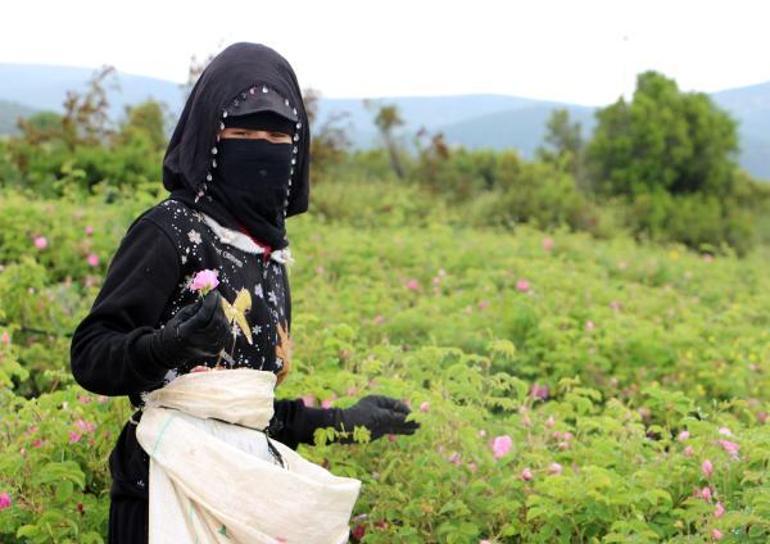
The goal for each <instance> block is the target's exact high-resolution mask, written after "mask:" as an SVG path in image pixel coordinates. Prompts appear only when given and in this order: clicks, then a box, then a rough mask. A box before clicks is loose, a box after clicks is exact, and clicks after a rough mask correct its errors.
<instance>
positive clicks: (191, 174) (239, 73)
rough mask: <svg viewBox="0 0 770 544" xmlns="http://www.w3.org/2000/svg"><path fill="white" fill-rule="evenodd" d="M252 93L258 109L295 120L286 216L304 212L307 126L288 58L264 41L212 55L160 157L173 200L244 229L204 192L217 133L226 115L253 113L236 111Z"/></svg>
mask: <svg viewBox="0 0 770 544" xmlns="http://www.w3.org/2000/svg"><path fill="white" fill-rule="evenodd" d="M255 91H256V92H255ZM271 93H272V94H271ZM255 97H256V99H258V100H260V104H261V105H260V106H259V108H260V109H263V110H270V111H275V112H277V113H280V114H281V115H287V116H290V117H293V118H294V119H296V125H295V127H296V132H295V136H294V145H296V146H297V153H296V154H295V155H294V156H295V159H296V163H295V164H294V165H293V174H292V185H291V192H290V195H289V198H288V204H287V206H286V214H285V217H290V216H292V215H296V214H299V213H303V212H305V211H307V208H308V197H309V193H310V183H309V181H310V180H309V166H310V165H309V159H310V152H309V151H310V130H309V126H308V119H307V113H306V111H305V105H304V103H303V101H302V93H301V90H300V87H299V83H298V82H297V77H296V75H295V74H294V70H293V69H292V67H291V65H290V64H289V63H288V61H287V60H286V59H285V58H283V57H282V56H281V55H280V54H278V53H277V52H276V51H274V50H273V49H271V48H269V47H267V46H265V45H262V44H256V43H248V42H238V43H234V44H232V45H230V46H229V47H227V48H225V49H224V50H223V51H222V52H221V53H219V54H218V55H217V56H216V57H214V58H213V59H212V61H211V62H210V63H209V64H208V66H206V68H205V69H204V70H203V72H202V73H201V75H200V77H199V78H198V81H197V82H196V83H195V86H194V87H193V89H192V91H191V93H190V96H189V97H188V99H187V102H186V103H185V107H184V109H183V110H182V114H181V115H180V117H179V121H178V122H177V125H176V129H175V130H174V134H173V135H172V136H171V140H170V142H169V145H168V148H167V150H166V154H165V157H164V159H163V185H164V187H165V188H166V189H167V190H168V191H170V192H171V197H172V198H176V199H178V200H182V201H183V202H185V203H186V204H188V205H189V206H191V207H193V208H195V209H198V210H201V211H203V212H204V213H207V214H208V215H210V216H211V217H213V218H214V219H215V220H216V221H217V222H219V223H221V224H223V225H224V226H226V227H228V228H231V229H236V230H241V231H244V230H245V229H244V225H243V223H242V222H240V221H238V220H237V219H236V218H235V217H234V216H233V214H232V213H231V212H230V211H228V210H227V208H226V207H225V206H223V205H222V203H220V202H218V201H217V200H215V199H213V198H211V196H210V195H209V194H207V193H206V190H207V189H208V184H210V183H212V182H213V183H216V180H215V174H216V154H217V152H218V150H217V149H216V148H217V144H218V139H217V133H218V132H219V131H220V130H221V128H223V127H224V121H225V119H226V118H227V116H228V115H231V116H232V115H241V114H247V113H249V111H251V112H253V111H255V110H254V107H253V106H249V107H250V108H251V109H250V110H248V109H247V111H239V109H240V110H242V109H243V107H244V106H246V105H247V103H248V104H251V103H252V102H253V100H254V99H255ZM284 108H285V110H284ZM249 234H250V235H252V237H254V238H256V239H257V241H259V242H261V243H263V244H265V245H268V244H269V243H268V242H267V241H266V240H265V239H262V240H260V239H259V238H260V236H259V234H260V233H255V232H249ZM282 234H283V236H282V239H281V240H279V241H273V243H272V244H269V245H271V248H272V249H282V248H284V247H286V246H287V245H288V240H286V238H285V228H284V229H283V231H282Z"/></svg>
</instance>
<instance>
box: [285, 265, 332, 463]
mask: <svg viewBox="0 0 770 544" xmlns="http://www.w3.org/2000/svg"><path fill="white" fill-rule="evenodd" d="M283 285H284V296H285V300H286V306H285V308H284V311H285V314H286V328H287V330H288V331H289V332H291V292H290V289H289V279H288V274H287V272H286V269H285V268H284V274H283ZM273 406H274V409H275V414H274V415H273V419H272V421H271V423H270V426H271V434H270V436H272V437H273V438H275V439H276V440H278V441H279V442H282V443H283V444H285V445H287V446H289V447H290V448H291V449H294V450H296V449H297V446H298V445H299V444H313V433H314V432H315V430H316V429H317V428H319V427H332V426H333V425H334V411H335V410H337V409H336V408H331V409H326V408H313V407H312V406H305V403H304V402H303V401H302V399H282V400H278V399H276V400H275V402H274V404H273Z"/></svg>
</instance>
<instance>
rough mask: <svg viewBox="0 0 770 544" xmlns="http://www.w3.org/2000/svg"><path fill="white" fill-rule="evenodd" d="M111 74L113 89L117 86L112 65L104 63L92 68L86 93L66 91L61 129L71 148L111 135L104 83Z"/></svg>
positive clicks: (99, 143) (89, 143)
mask: <svg viewBox="0 0 770 544" xmlns="http://www.w3.org/2000/svg"><path fill="white" fill-rule="evenodd" d="M108 76H113V77H114V79H113V82H112V88H113V89H119V84H118V81H117V73H116V71H115V67H114V66H109V65H105V66H102V67H101V68H100V69H99V70H97V71H95V72H94V74H93V76H92V77H91V79H90V80H89V82H88V89H87V91H86V92H85V93H78V92H77V91H73V90H69V91H67V96H66V98H65V99H64V117H63V119H62V128H63V132H64V140H65V142H66V143H67V145H68V146H69V148H70V149H71V150H74V149H75V147H76V146H77V145H79V144H83V145H101V144H102V143H103V142H104V140H105V139H106V138H110V137H112V136H113V135H114V130H113V129H112V127H111V126H110V125H111V123H110V118H109V106H110V104H109V101H108V100H107V90H106V89H105V87H104V82H105V80H106V79H107V77H108Z"/></svg>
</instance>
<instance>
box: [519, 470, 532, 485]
mask: <svg viewBox="0 0 770 544" xmlns="http://www.w3.org/2000/svg"><path fill="white" fill-rule="evenodd" d="M519 478H521V479H522V480H524V481H525V482H528V481H530V480H531V479H532V471H531V470H530V469H529V468H525V469H524V470H522V471H521V474H519Z"/></svg>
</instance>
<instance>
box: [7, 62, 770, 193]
mask: <svg viewBox="0 0 770 544" xmlns="http://www.w3.org/2000/svg"><path fill="white" fill-rule="evenodd" d="M93 72H94V70H92V69H90V68H80V67H66V66H51V65H26V64H0V80H2V81H3V82H4V83H3V87H2V88H0V100H2V101H7V102H14V103H16V106H14V107H6V108H1V107H0V134H3V133H8V131H9V130H12V127H13V126H14V125H15V118H16V116H17V115H19V113H18V112H19V111H24V112H25V113H24V115H28V114H29V113H30V112H31V111H34V110H42V109H48V110H53V111H61V108H62V101H63V99H64V96H65V93H66V91H67V90H68V89H76V90H83V89H84V87H85V82H86V81H87V80H88V79H89V78H90V77H91V75H92V74H93ZM113 81H114V80H113ZM117 83H118V84H119V88H115V89H113V90H111V91H110V95H109V98H110V101H111V108H110V115H111V117H112V118H113V119H119V118H120V116H121V115H122V114H123V111H124V108H125V106H126V105H129V104H135V103H137V102H140V101H142V100H145V99H147V98H155V99H157V100H160V101H162V102H165V103H166V104H167V105H168V107H169V114H170V116H171V117H172V118H175V117H176V115H178V112H180V111H181V108H182V106H183V102H182V101H183V98H184V97H183V93H182V90H181V88H180V86H179V84H177V83H174V82H171V81H165V80H161V79H157V78H151V77H146V76H138V75H133V74H127V73H123V72H118V74H117ZM712 96H713V98H714V100H715V101H716V102H717V104H719V105H720V106H722V107H723V108H725V109H726V110H727V111H729V112H730V113H731V114H732V115H733V116H734V117H735V118H736V119H737V120H738V121H739V123H740V141H741V156H740V162H741V165H742V166H743V167H744V168H745V169H746V170H748V171H749V172H750V173H751V174H752V175H754V176H756V177H758V178H760V179H769V180H770V136H768V135H770V82H767V83H762V84H759V85H752V86H748V87H742V88H737V89H730V90H726V91H721V92H718V93H714V94H713V95H712ZM374 102H375V103H376V102H380V103H388V104H395V105H397V106H398V108H399V110H400V111H401V114H402V117H403V118H404V120H405V122H406V124H405V125H404V127H402V130H401V132H402V134H403V136H404V140H405V142H407V143H409V142H410V141H411V139H412V137H413V135H414V132H416V131H417V130H418V129H419V128H420V127H425V128H426V129H427V130H429V131H431V132H435V131H443V132H444V133H445V135H446V136H447V140H448V141H449V142H450V143H454V144H460V145H465V146H467V147H472V148H478V147H491V148H496V149H500V148H503V147H515V148H517V149H519V150H520V151H521V153H522V154H523V155H524V156H526V157H530V156H531V155H532V153H533V152H534V150H535V148H536V147H537V146H538V145H539V144H540V142H541V141H542V136H543V132H544V125H545V120H546V119H547V118H548V115H549V114H550V112H551V111H552V110H553V109H554V108H559V107H565V108H568V109H569V110H570V112H571V113H572V115H573V117H574V118H575V119H577V120H579V121H581V122H582V123H583V125H584V126H585V127H586V129H590V128H591V127H592V126H593V117H592V115H593V111H594V108H592V107H587V106H580V105H575V104H563V103H556V102H549V101H543V100H537V99H531V98H522V97H516V96H504V95H494V94H479V95H457V96H427V97H414V96H406V97H381V98H379V99H376V100H374ZM343 112H344V113H345V118H344V122H343V125H344V126H345V127H346V128H347V130H348V132H349V135H350V137H351V140H352V141H353V142H354V143H355V145H356V146H358V147H370V146H372V145H374V144H375V143H376V142H377V131H376V128H375V126H374V124H373V122H372V117H373V115H372V112H370V111H369V110H367V108H366V107H365V106H364V104H363V101H362V100H361V99H359V98H321V101H320V104H319V121H321V122H323V121H324V120H326V119H329V118H330V117H331V116H332V115H336V114H340V113H343ZM171 128H173V127H169V130H171Z"/></svg>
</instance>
